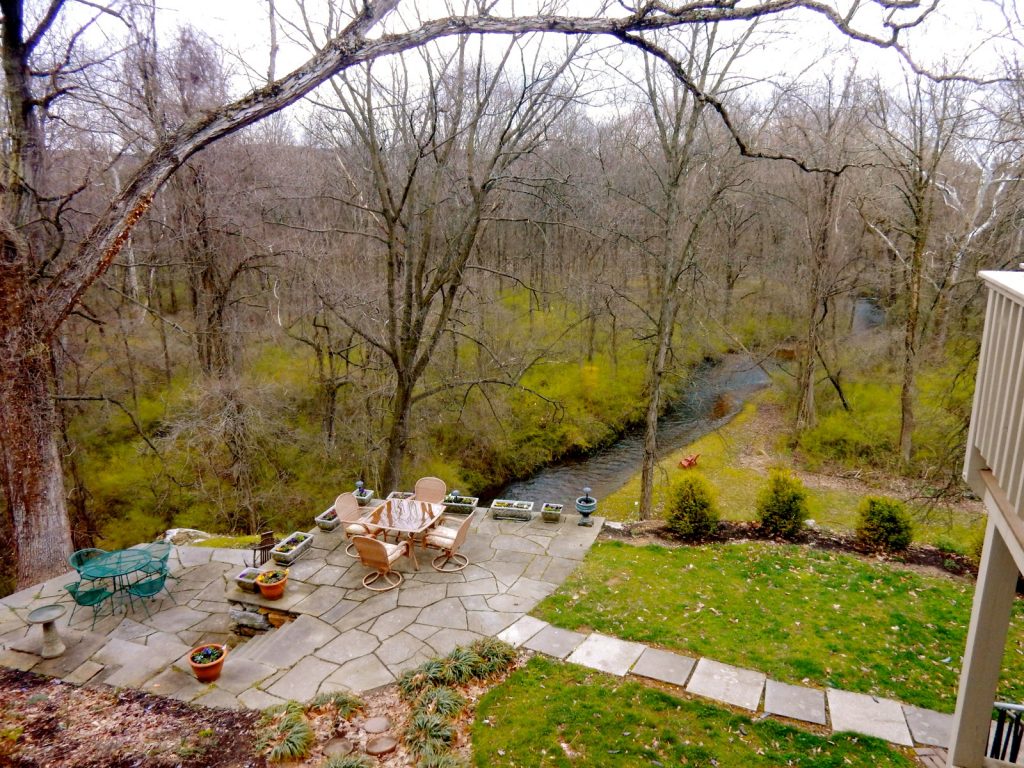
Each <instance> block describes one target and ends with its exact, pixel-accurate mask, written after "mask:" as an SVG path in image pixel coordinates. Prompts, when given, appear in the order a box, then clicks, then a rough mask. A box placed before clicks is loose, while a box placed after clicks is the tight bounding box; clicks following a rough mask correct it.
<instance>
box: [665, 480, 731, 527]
mask: <svg viewBox="0 0 1024 768" xmlns="http://www.w3.org/2000/svg"><path fill="white" fill-rule="evenodd" d="M718 518H719V513H718V506H717V505H716V503H715V498H714V494H713V493H712V491H711V487H710V486H709V485H708V484H707V482H706V481H705V480H704V478H702V477H701V476H700V475H696V474H687V475H684V476H683V477H682V479H681V480H679V481H678V482H677V483H676V484H675V485H673V486H672V489H671V491H670V492H669V500H668V515H667V517H666V521H665V522H666V525H667V527H668V529H669V531H671V532H672V533H674V534H675V535H676V536H678V537H679V538H681V539H686V540H687V541H697V540H700V539H704V538H707V537H708V536H710V535H711V534H712V533H714V532H715V530H716V529H717V527H718Z"/></svg>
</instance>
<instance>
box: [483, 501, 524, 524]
mask: <svg viewBox="0 0 1024 768" xmlns="http://www.w3.org/2000/svg"><path fill="white" fill-rule="evenodd" d="M491 517H493V518H494V519H495V520H532V519H533V502H532V501H516V500H515V499H495V500H494V501H492V502H491Z"/></svg>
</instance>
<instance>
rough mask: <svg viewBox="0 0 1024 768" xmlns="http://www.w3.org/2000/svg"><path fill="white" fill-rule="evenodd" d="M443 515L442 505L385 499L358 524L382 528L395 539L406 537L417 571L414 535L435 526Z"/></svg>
mask: <svg viewBox="0 0 1024 768" xmlns="http://www.w3.org/2000/svg"><path fill="white" fill-rule="evenodd" d="M443 514H444V504H431V503H429V502H426V501H416V500H415V499H387V500H386V501H384V503H383V504H379V505H378V506H376V507H374V508H373V509H371V510H370V511H369V512H367V513H366V514H365V515H363V517H362V518H360V520H359V522H361V523H363V524H364V525H370V526H376V527H377V528H383V529H384V530H385V532H386V533H394V534H395V535H396V537H398V536H402V535H405V536H408V537H409V555H410V557H411V559H412V564H413V567H415V568H416V570H419V567H420V566H419V563H418V562H416V554H415V552H414V551H413V547H414V546H415V544H416V535H417V534H420V533H423V532H424V531H425V530H427V529H428V528H432V527H433V526H434V525H436V524H437V522H438V521H439V520H440V519H441V516H442V515H443Z"/></svg>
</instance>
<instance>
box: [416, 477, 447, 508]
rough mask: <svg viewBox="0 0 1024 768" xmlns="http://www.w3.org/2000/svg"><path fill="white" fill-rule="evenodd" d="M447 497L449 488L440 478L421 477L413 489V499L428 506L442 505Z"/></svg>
mask: <svg viewBox="0 0 1024 768" xmlns="http://www.w3.org/2000/svg"><path fill="white" fill-rule="evenodd" d="M447 495H448V486H447V485H445V484H444V480H442V479H441V478H439V477H421V478H420V479H419V480H417V481H416V488H415V489H413V498H414V499H416V501H425V502H427V503H428V504H440V503H441V502H442V501H444V497H445V496H447Z"/></svg>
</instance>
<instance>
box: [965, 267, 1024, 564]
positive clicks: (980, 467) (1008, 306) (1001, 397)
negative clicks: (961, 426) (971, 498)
mask: <svg viewBox="0 0 1024 768" xmlns="http://www.w3.org/2000/svg"><path fill="white" fill-rule="evenodd" d="M981 278H982V279H983V280H984V281H985V283H986V285H987V286H988V307H987V309H986V311H985V331H984V334H983V335H982V339H981V357H980V359H979V361H978V377H977V380H976V384H975V389H974V408H973V410H972V412H971V428H970V432H969V433H968V437H967V460H966V462H965V463H964V479H965V480H966V481H967V483H968V484H969V485H970V486H971V488H972V489H973V490H974V491H975V493H977V494H978V495H979V496H984V494H985V491H986V489H987V490H989V491H992V490H994V488H993V485H994V486H996V487H997V488H998V491H999V492H1000V493H999V496H1001V497H1002V498H1001V499H1000V501H1001V502H1003V503H1004V504H1005V505H1007V506H1008V507H1009V509H1006V510H1004V511H1005V512H1009V513H1010V514H1012V515H1013V516H1015V517H1016V518H1017V519H1018V520H1019V519H1021V518H1024V514H1022V512H1024V272H982V273H981ZM985 470H989V471H985ZM1001 506H1002V504H1001ZM1021 543H1022V544H1024V542H1021Z"/></svg>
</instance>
